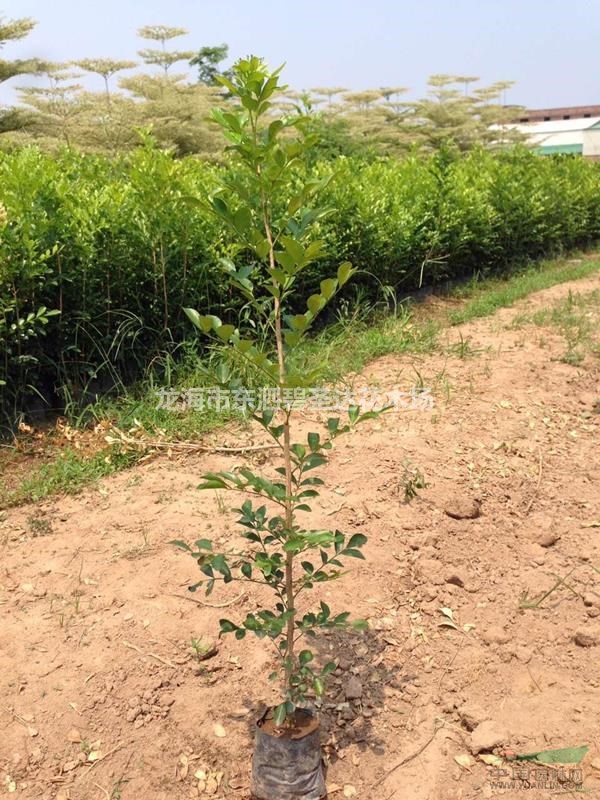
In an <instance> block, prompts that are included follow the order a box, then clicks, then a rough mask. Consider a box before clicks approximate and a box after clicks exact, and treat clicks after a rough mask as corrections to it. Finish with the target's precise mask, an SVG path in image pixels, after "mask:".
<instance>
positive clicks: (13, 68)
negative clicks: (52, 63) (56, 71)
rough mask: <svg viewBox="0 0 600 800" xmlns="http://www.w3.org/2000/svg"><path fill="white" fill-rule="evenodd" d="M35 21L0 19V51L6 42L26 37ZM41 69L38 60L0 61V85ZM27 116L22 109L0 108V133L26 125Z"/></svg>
mask: <svg viewBox="0 0 600 800" xmlns="http://www.w3.org/2000/svg"><path fill="white" fill-rule="evenodd" d="M36 24H37V23H36V22H35V20H32V19H30V18H29V17H21V18H20V19H12V20H7V19H4V18H3V17H0V50H2V49H3V48H4V46H5V45H6V44H7V43H8V42H15V41H19V40H20V39H24V38H25V37H26V36H28V35H29V34H30V33H31V31H32V30H33V29H34V27H35V26H36ZM42 67H43V64H42V62H41V61H40V60H39V59H35V58H28V59H19V60H16V61H7V60H5V59H0V83H4V82H5V81H8V80H10V79H11V78H14V77H16V76H17V75H26V74H31V73H36V72H39V71H40V70H41V69H42ZM28 118H29V115H28V114H27V113H26V112H24V111H23V110H22V109H17V108H0V133H4V132H7V131H14V130H18V129H20V128H23V127H24V126H25V125H26V122H27V119H28Z"/></svg>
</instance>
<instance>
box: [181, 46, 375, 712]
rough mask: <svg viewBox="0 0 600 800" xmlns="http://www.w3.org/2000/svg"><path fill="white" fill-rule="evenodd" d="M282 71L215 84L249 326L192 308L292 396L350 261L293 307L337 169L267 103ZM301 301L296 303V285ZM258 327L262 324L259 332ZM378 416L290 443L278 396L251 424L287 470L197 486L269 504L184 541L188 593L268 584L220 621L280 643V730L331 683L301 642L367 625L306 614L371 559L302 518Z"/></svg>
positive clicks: (237, 275) (305, 380)
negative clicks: (215, 539)
mask: <svg viewBox="0 0 600 800" xmlns="http://www.w3.org/2000/svg"><path fill="white" fill-rule="evenodd" d="M280 72H281V68H279V69H277V70H275V71H274V72H270V71H269V70H268V68H267V67H266V65H265V64H264V62H263V61H262V60H261V59H258V58H256V57H249V58H247V59H244V60H240V61H238V62H237V64H236V65H235V66H234V68H233V71H232V74H231V79H229V78H225V77H221V78H220V79H219V80H220V81H221V83H222V84H224V86H225V87H226V89H227V90H228V92H229V93H230V95H231V96H232V97H233V98H235V99H236V100H237V104H238V105H236V107H235V109H234V110H230V109H228V110H227V111H222V110H220V109H217V110H215V111H214V112H213V115H214V119H215V120H216V121H217V122H218V123H219V124H220V125H221V127H222V128H223V131H224V134H225V136H226V138H227V139H228V141H229V142H230V147H229V150H230V151H231V153H232V155H233V158H234V161H235V168H232V169H231V171H230V172H229V174H228V176H227V177H226V179H224V182H223V184H222V186H221V187H220V188H219V189H218V191H217V192H216V193H215V194H213V195H212V197H211V199H210V204H211V207H212V209H213V211H214V213H215V214H217V215H218V217H219V218H220V219H222V220H224V221H225V223H226V224H227V225H228V226H229V228H230V229H231V230H232V231H233V232H234V234H235V238H236V241H237V244H236V255H237V256H241V255H243V256H244V259H245V260H247V264H245V265H243V266H239V263H240V261H241V260H242V259H240V258H237V265H236V264H234V262H233V261H232V260H229V259H222V260H221V264H222V267H223V270H224V272H225V274H226V276H227V279H228V280H229V283H230V284H231V286H232V287H234V288H235V289H237V290H239V291H240V292H241V293H242V294H243V296H244V297H245V298H246V300H247V302H248V304H249V307H250V308H251V309H252V310H253V314H254V319H252V320H248V319H247V318H246V325H247V327H248V331H241V330H239V328H237V327H236V326H235V325H233V324H227V323H223V322H222V321H221V320H220V319H219V318H218V317H216V316H214V315H211V314H205V315H203V314H200V313H198V311H195V310H193V309H190V308H187V309H185V311H186V313H187V315H188V317H189V318H190V320H191V321H192V322H193V323H194V325H195V326H196V327H197V328H199V329H200V330H201V331H202V332H203V333H204V334H206V335H208V336H209V337H210V338H211V339H212V340H213V341H215V342H217V343H220V344H221V345H222V346H223V347H226V348H230V349H231V350H233V351H234V355H237V356H238V357H240V358H241V359H243V361H244V362H246V363H247V364H249V365H250V366H251V368H252V369H253V370H254V371H255V372H256V373H259V374H260V375H261V376H262V377H263V379H264V382H265V383H266V384H267V385H269V386H271V387H273V388H274V389H275V390H276V391H278V392H279V393H280V395H281V396H282V397H285V396H286V393H287V392H289V391H290V390H291V391H292V392H293V390H294V389H297V388H302V389H308V388H310V387H311V386H313V385H314V383H315V381H316V378H317V375H316V373H315V372H314V371H312V372H309V373H306V372H304V371H303V370H301V369H300V368H299V367H298V366H297V365H294V364H295V362H294V360H293V352H294V350H295V348H296V347H297V346H298V345H299V343H300V342H301V341H302V339H303V337H304V336H306V334H307V332H308V331H309V330H310V328H311V326H312V325H313V323H314V321H315V320H316V318H317V317H318V315H319V313H320V312H321V311H322V310H323V309H324V308H325V306H326V305H327V304H328V303H329V302H330V301H331V299H332V298H333V297H334V296H335V295H336V293H337V292H338V291H339V290H340V289H341V288H342V286H344V284H345V283H346V282H347V281H348V280H349V279H350V277H351V276H352V274H353V272H354V269H353V267H352V266H351V264H350V263H348V262H345V263H342V264H340V266H339V267H338V269H337V274H336V276H335V277H330V278H326V279H324V280H322V281H321V284H320V292H318V293H315V294H312V295H311V296H310V297H308V298H307V300H306V310H305V311H304V312H303V313H292V312H291V311H290V304H291V300H292V292H293V291H294V289H295V287H296V285H297V282H298V278H299V276H300V275H301V273H302V271H303V270H305V269H306V268H307V267H308V266H309V265H310V264H312V263H313V262H315V261H316V260H317V259H318V258H319V257H320V255H321V254H322V252H323V242H322V241H321V240H320V239H319V238H318V235H317V233H318V228H319V221H320V220H322V219H323V218H324V217H325V216H326V215H328V214H329V213H331V210H330V209H327V208H322V207H319V206H318V205H317V204H316V196H317V194H318V192H319V190H321V189H323V188H324V187H325V186H326V185H327V183H328V182H329V181H330V177H327V178H312V177H310V175H309V174H308V170H307V165H308V163H309V162H308V159H307V155H308V154H309V151H310V148H311V147H312V146H313V144H314V137H313V136H312V135H311V134H310V133H309V132H308V130H307V126H306V117H304V116H303V115H301V114H295V115H293V116H286V117H275V116H274V115H273V114H272V111H271V109H272V105H271V100H272V98H273V96H274V95H275V94H276V93H280V92H281V91H282V90H283V89H284V88H285V87H283V86H281V85H280V82H279V75H280ZM293 303H294V304H295V305H296V308H297V304H298V297H297V294H296V295H295V296H294V297H293ZM257 332H262V333H261V334H260V335H259V336H257ZM229 356H231V353H230V354H229ZM231 363H235V360H232V359H231V357H229V358H227V359H226V364H227V365H230V364H231ZM218 372H219V377H220V380H221V382H222V384H223V385H224V386H225V385H229V386H232V385H236V384H235V376H231V368H230V366H224V365H223V368H222V369H220V370H218ZM237 385H238V386H239V384H237ZM383 410H385V409H382V410H381V411H383ZM381 411H367V412H364V413H361V410H360V408H359V407H358V406H350V407H349V408H348V409H347V415H348V418H347V421H341V420H340V419H339V418H330V419H328V421H327V424H326V427H325V430H324V431H323V432H322V433H309V434H308V436H307V439H306V442H295V443H294V442H292V435H291V427H292V425H291V423H292V417H293V413H294V412H293V408H292V404H290V403H287V404H286V403H285V402H282V403H281V406H280V407H278V408H277V409H272V408H271V409H260V408H259V407H258V406H255V407H253V408H252V409H251V410H250V413H251V415H252V417H253V419H255V420H256V421H257V422H258V423H260V425H261V426H262V427H263V428H264V429H265V431H266V432H267V433H268V434H269V436H270V437H272V438H273V440H274V441H275V443H276V444H277V446H278V449H279V451H280V453H281V457H282V465H281V466H279V467H277V469H276V472H277V474H278V476H280V477H279V478H278V479H275V480H271V479H270V478H268V477H264V476H261V475H257V474H255V473H254V472H252V471H251V470H249V469H246V468H245V467H240V468H238V469H236V470H235V471H231V472H215V473H212V472H211V473H208V474H206V475H204V478H203V483H202V484H201V485H200V486H199V488H201V489H218V490H222V491H225V490H228V491H236V492H240V493H244V494H250V495H252V496H253V497H257V498H260V500H261V501H264V502H263V503H262V504H261V505H259V506H256V505H254V504H253V502H252V500H250V499H247V500H245V501H244V502H243V503H242V505H241V507H240V508H238V509H235V510H236V511H237V513H239V515H240V518H239V525H240V526H241V529H242V536H243V537H244V539H245V540H246V544H245V547H244V548H243V549H241V550H236V551H234V552H227V553H217V552H215V551H214V550H213V545H212V542H211V541H209V540H208V539H200V540H198V541H197V542H196V543H195V546H193V547H191V546H189V545H188V544H186V543H185V542H175V544H177V546H179V547H180V548H182V549H183V550H185V551H187V552H189V553H190V554H191V555H192V556H193V557H194V558H195V559H196V560H197V562H198V564H199V566H200V569H201V571H202V573H203V576H204V577H203V579H202V580H200V581H199V582H198V583H196V584H195V585H194V586H193V587H190V588H191V589H196V588H197V587H199V586H203V587H204V589H205V590H206V593H207V594H208V593H209V592H210V591H211V590H212V588H213V586H214V584H215V581H223V582H224V583H229V582H231V581H234V580H238V581H249V582H251V583H259V584H266V585H267V586H268V587H269V588H270V589H271V590H272V592H273V595H274V605H273V607H272V608H263V609H261V610H259V611H257V612H252V613H248V614H247V615H246V617H245V619H244V620H242V621H241V622H239V623H238V622H233V621H231V620H229V619H222V620H220V627H221V634H227V633H232V634H234V636H235V637H236V638H237V639H243V638H244V637H245V636H246V634H247V633H253V634H255V635H256V636H258V637H259V638H261V639H263V638H264V639H269V640H271V642H272V643H273V644H274V645H275V649H276V651H277V655H278V657H279V660H280V670H278V671H277V672H275V673H272V675H271V676H270V677H271V679H273V680H275V679H277V678H278V677H279V678H281V679H282V695H281V702H280V703H279V704H278V705H277V707H276V708H275V710H274V720H275V723H276V725H278V726H280V727H285V726H286V724H287V725H289V724H291V721H292V718H293V714H294V712H295V710H296V708H299V707H301V706H302V705H303V704H304V703H305V701H306V699H307V696H308V695H309V694H310V693H311V692H314V694H315V695H316V696H320V695H322V694H323V692H324V685H325V679H326V677H327V675H328V674H330V673H331V672H332V671H333V670H334V669H335V664H334V663H327V664H325V665H324V666H323V667H319V668H317V667H315V661H314V654H313V652H312V651H311V650H309V649H299V641H300V640H301V639H303V638H304V637H308V638H311V637H315V636H316V635H317V633H318V631H319V630H322V629H331V628H338V629H340V628H354V629H357V630H361V629H364V628H365V627H366V622H365V621H364V620H354V621H351V620H350V612H348V611H344V612H341V613H337V614H334V613H333V612H332V611H331V609H330V608H329V606H328V605H327V604H326V603H324V602H323V601H321V603H320V606H319V608H318V609H317V610H315V611H308V612H307V613H304V614H302V615H301V614H300V611H299V609H298V604H299V598H300V596H301V595H302V594H303V593H304V592H306V591H307V590H310V589H313V588H315V586H317V585H318V584H322V583H325V582H327V581H331V580H335V579H336V578H339V577H340V576H341V575H342V570H343V560H344V559H346V558H363V554H362V547H363V546H364V544H365V543H366V541H367V538H366V536H364V535H363V534H360V533H357V534H354V535H353V536H350V537H349V538H347V537H346V536H345V535H344V534H343V533H342V532H340V531H339V530H333V531H330V530H315V529H311V528H307V527H304V525H303V524H301V522H300V520H299V515H300V514H301V513H303V512H306V513H308V512H310V511H311V506H310V505H309V502H308V501H311V500H312V499H314V498H315V497H317V496H318V494H319V490H318V487H319V486H321V485H322V484H323V480H322V479H321V478H319V477H316V476H315V475H314V470H316V469H317V468H318V467H321V466H323V465H324V464H325V463H326V462H327V453H328V451H329V450H330V449H331V447H332V445H333V442H334V440H335V439H337V437H338V436H340V435H341V434H343V433H346V432H348V431H349V430H351V428H353V427H354V426H355V425H357V424H358V423H360V422H362V421H364V420H367V419H372V418H374V417H376V416H378V415H379V414H380V413H381ZM273 509H274V510H273Z"/></svg>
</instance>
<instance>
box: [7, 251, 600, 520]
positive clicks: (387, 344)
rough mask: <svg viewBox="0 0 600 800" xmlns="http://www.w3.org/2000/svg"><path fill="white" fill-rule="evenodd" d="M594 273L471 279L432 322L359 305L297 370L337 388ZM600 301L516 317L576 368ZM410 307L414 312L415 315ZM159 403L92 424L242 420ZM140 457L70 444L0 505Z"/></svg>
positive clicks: (133, 405)
mask: <svg viewBox="0 0 600 800" xmlns="http://www.w3.org/2000/svg"><path fill="white" fill-rule="evenodd" d="M598 271H600V257H594V258H589V257H587V258H586V259H585V260H581V261H578V262H577V263H574V262H569V261H565V260H552V261H543V262H540V263H537V264H534V265H530V266H528V267H527V268H524V269H523V270H522V271H520V272H518V273H517V274H514V273H513V274H512V275H509V276H507V277H506V278H504V279H498V278H489V279H483V280H481V279H479V280H473V281H471V282H470V283H468V284H465V285H463V286H461V287H460V288H459V289H455V290H453V291H452V293H451V297H452V298H453V300H455V301H459V303H460V305H459V307H454V308H452V309H451V310H449V311H448V312H447V313H446V314H442V315H439V316H438V317H436V319H435V320H432V319H430V318H426V317H425V315H424V314H419V313H418V309H417V307H416V306H414V305H411V304H410V303H403V304H401V305H400V306H399V307H398V309H397V311H396V312H395V313H394V314H389V313H388V314H384V313H381V312H378V313H374V312H373V311H372V309H368V308H364V309H361V308H358V309H355V310H354V311H353V312H352V313H351V314H348V315H346V316H340V317H339V318H338V321H337V322H335V323H334V324H332V325H330V326H328V327H327V328H326V329H324V330H323V331H321V332H320V333H319V334H318V335H317V336H315V337H313V338H311V339H308V340H306V342H305V344H304V346H303V347H302V348H299V350H298V351H297V356H296V359H297V360H296V361H295V363H294V366H295V367H302V368H305V369H307V370H311V369H314V368H316V367H318V366H320V365H324V367H325V368H324V370H323V380H324V381H326V382H327V383H335V382H337V381H339V380H341V379H343V378H344V376H346V375H348V374H350V373H355V372H358V371H360V370H361V369H362V368H363V367H364V366H365V365H366V364H368V363H369V362H370V361H372V360H373V359H375V358H379V357H381V356H385V355H389V354H401V353H415V354H417V353H426V352H431V351H432V350H434V349H435V348H436V347H437V346H438V341H437V340H438V334H439V333H440V331H441V330H442V329H443V328H444V326H445V325H448V324H449V325H458V324H461V323H463V322H468V321H469V320H472V319H475V318H478V317H485V316H489V315H491V314H493V313H494V312H495V311H497V310H498V309H500V308H505V307H508V306H512V305H514V303H516V302H517V301H519V300H522V299H523V298H525V297H527V296H528V295H529V294H532V293H533V292H538V291H540V290H542V289H547V288H549V287H551V286H554V285H556V284H559V283H564V282H567V281H574V280H578V279H581V278H585V277H588V276H590V275H593V274H594V273H596V272H598ZM586 298H587V299H586ZM599 304H600V293H599V292H592V293H590V294H589V295H578V294H570V295H569V298H567V299H566V300H565V301H563V302H562V303H560V304H558V305H557V307H556V308H553V309H547V310H544V311H540V312H537V313H536V314H534V315H532V316H531V318H528V317H526V316H522V317H520V318H519V319H520V320H521V324H529V323H532V324H536V325H557V326H558V327H560V328H561V330H562V331H563V334H564V335H565V339H566V341H567V350H566V353H565V356H564V358H563V360H565V361H567V362H568V363H574V364H576V363H578V362H579V361H580V360H581V359H582V357H583V356H582V349H585V350H586V352H587V351H589V352H593V353H596V354H600V353H599V350H598V348H599V346H598V343H597V341H596V340H595V339H594V336H593V333H594V331H595V330H597V319H593V316H592V318H590V315H591V314H592V312H591V311H590V306H591V305H593V306H594V308H597V307H598V305H599ZM415 310H416V311H417V313H414V312H415ZM454 347H455V349H456V353H455V354H456V355H457V356H459V357H461V358H466V357H467V356H471V355H473V354H474V353H475V351H473V349H472V348H471V346H470V344H469V340H468V339H467V340H463V339H462V338H461V342H460V343H459V344H458V345H455V346H454ZM453 352H454V351H453ZM179 385H181V386H182V387H200V386H206V385H207V377H206V373H205V371H204V370H201V369H192V368H189V369H188V371H187V373H186V374H185V375H183V376H182V377H181V379H180V381H179ZM182 391H183V390H182ZM157 402H158V397H157V394H156V391H155V390H154V389H152V388H148V387H147V386H146V387H138V389H137V392H135V391H132V392H131V394H130V395H128V396H127V397H124V398H120V399H118V400H112V401H110V402H106V401H104V402H102V403H99V404H98V405H97V406H95V407H93V408H92V409H91V414H92V417H93V418H94V419H95V420H96V421H100V420H110V421H111V422H112V423H113V424H114V425H115V426H116V427H118V428H119V429H121V430H124V431H127V430H129V429H130V428H132V427H140V426H141V427H143V428H144V429H145V430H146V431H150V432H160V433H161V434H162V435H164V436H165V437H166V438H167V439H169V440H174V441H176V440H189V441H193V440H195V439H199V438H200V437H202V436H203V435H204V434H206V433H208V432H210V431H213V430H215V429H217V428H218V427H220V426H222V425H224V424H225V423H227V422H229V421H231V420H232V419H235V418H237V419H242V418H241V416H240V415H238V414H236V413H235V412H225V413H217V412H215V411H202V410H193V409H190V410H188V411H186V412H185V413H172V412H170V411H167V410H165V409H160V408H158V407H157ZM140 455H141V454H140V453H139V452H135V451H134V452H129V453H122V452H118V451H117V450H116V448H114V447H110V448H103V449H101V450H100V451H97V452H95V453H93V454H92V455H89V453H88V454H86V452H85V451H82V450H77V449H75V448H73V447H68V448H61V449H60V452H59V454H58V455H57V457H56V458H55V459H54V460H52V461H50V462H49V463H45V464H44V465H42V466H40V467H34V468H33V469H30V470H29V471H28V473H27V475H26V477H25V478H24V479H23V480H22V482H21V483H20V484H19V485H18V486H17V488H8V487H7V486H6V485H4V484H3V483H2V482H1V481H0V508H8V507H9V506H15V505H20V504H23V503H27V502H35V501H38V500H42V499H44V498H47V497H49V496H51V495H55V494H73V493H76V492H78V491H80V490H81V489H82V488H83V487H84V486H86V485H88V484H90V483H93V482H94V481H97V480H99V479H100V478H103V477H106V476H107V475H111V474H113V473H115V472H118V471H119V470H121V469H124V468H126V467H128V466H131V465H132V464H134V463H135V462H136V461H137V460H138V459H139V457H140Z"/></svg>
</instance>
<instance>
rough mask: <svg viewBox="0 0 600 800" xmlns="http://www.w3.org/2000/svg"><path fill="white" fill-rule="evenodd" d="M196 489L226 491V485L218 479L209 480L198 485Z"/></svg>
mask: <svg viewBox="0 0 600 800" xmlns="http://www.w3.org/2000/svg"><path fill="white" fill-rule="evenodd" d="M196 488H197V489H227V484H226V483H225V481H223V480H221V479H220V478H209V479H208V480H205V481H204V483H199V484H198V486H197V487H196Z"/></svg>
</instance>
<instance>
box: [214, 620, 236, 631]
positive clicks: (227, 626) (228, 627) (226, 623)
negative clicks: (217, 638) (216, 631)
mask: <svg viewBox="0 0 600 800" xmlns="http://www.w3.org/2000/svg"><path fill="white" fill-rule="evenodd" d="M219 626H220V628H221V634H225V633H233V632H234V631H237V629H238V626H237V625H236V624H235V623H234V622H231V620H228V619H220V620H219Z"/></svg>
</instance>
